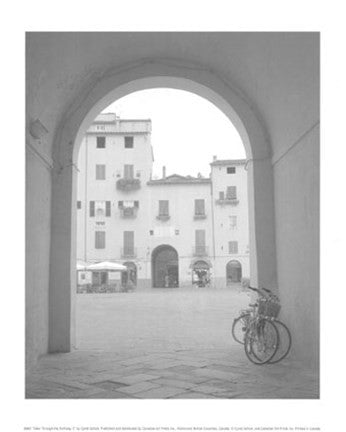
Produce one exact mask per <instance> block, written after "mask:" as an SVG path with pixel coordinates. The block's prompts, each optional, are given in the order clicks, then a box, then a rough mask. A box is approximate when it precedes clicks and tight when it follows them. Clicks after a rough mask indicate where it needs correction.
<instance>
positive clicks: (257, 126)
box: [49, 58, 277, 352]
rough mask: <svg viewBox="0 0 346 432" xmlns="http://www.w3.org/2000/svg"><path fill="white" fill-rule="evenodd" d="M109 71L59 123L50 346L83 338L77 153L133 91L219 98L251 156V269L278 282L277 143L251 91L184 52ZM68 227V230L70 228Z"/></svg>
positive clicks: (258, 278) (64, 348) (259, 282)
mask: <svg viewBox="0 0 346 432" xmlns="http://www.w3.org/2000/svg"><path fill="white" fill-rule="evenodd" d="M122 66H123V67H120V66H119V68H117V69H114V70H113V69H112V70H109V71H108V73H106V72H105V71H103V74H102V78H101V79H97V81H94V82H93V81H91V82H87V83H85V85H84V87H83V88H82V89H81V91H80V92H79V94H78V97H76V98H74V99H73V100H72V101H71V104H70V105H69V107H68V108H67V109H66V111H65V115H64V116H63V117H62V118H61V121H60V124H59V126H58V127H57V130H56V133H55V139H54V145H53V161H54V169H53V171H52V173H53V174H52V207H51V212H52V222H51V226H52V229H51V242H50V251H51V253H50V273H49V274H50V283H49V351H50V352H68V351H70V350H71V347H72V346H73V345H74V338H75V327H74V325H75V298H74V296H75V286H76V271H75V268H76V248H75V245H74V239H75V237H76V225H77V224H76V212H77V210H76V208H75V207H76V206H75V205H74V204H75V202H76V189H77V170H76V161H77V156H78V151H79V147H80V144H81V142H82V139H83V137H84V134H85V131H86V130H87V129H88V127H89V125H90V124H91V123H92V121H93V119H94V118H95V117H96V115H97V114H98V113H100V112H101V111H102V110H103V109H104V108H106V107H107V106H108V105H109V104H110V103H112V102H114V101H115V100H117V99H119V98H121V97H122V96H125V95H127V94H129V93H132V92H134V91H138V90H144V89H148V88H159V87H166V88H175V89H180V90H186V91H189V92H192V93H195V94H197V95H199V96H201V97H204V98H205V99H207V100H209V101H210V102H212V103H213V104H214V105H215V106H217V107H218V108H219V109H220V110H221V111H222V112H223V113H224V114H225V115H226V116H227V117H228V118H229V119H230V121H232V123H233V124H234V126H235V127H236V128H237V130H238V132H239V134H240V136H241V138H242V141H243V144H244V147H245V151H246V157H247V159H248V163H247V171H248V194H249V225H250V274H251V281H252V283H253V284H254V285H256V286H266V287H268V288H270V289H274V290H276V289H277V279H276V250H275V211H274V188H273V168H272V164H271V148H270V143H269V139H268V134H267V131H266V128H265V126H264V124H263V121H262V120H261V119H259V118H258V117H257V115H256V110H255V109H254V107H253V105H252V104H251V100H248V99H247V97H246V96H245V95H243V94H242V92H241V91H239V90H238V89H237V88H236V87H235V86H234V84H232V83H231V82H229V81H228V79H224V78H220V77H219V76H218V75H217V74H215V73H213V72H212V70H211V69H210V66H209V65H208V64H207V65H199V64H194V63H190V62H188V61H179V60H176V59H162V58H158V59H142V60H141V61H140V62H134V63H133V64H127V65H122ZM62 233H63V235H62Z"/></svg>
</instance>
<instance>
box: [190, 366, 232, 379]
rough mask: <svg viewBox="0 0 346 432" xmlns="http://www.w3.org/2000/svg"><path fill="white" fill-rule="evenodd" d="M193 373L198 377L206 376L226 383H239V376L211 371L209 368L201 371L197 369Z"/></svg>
mask: <svg viewBox="0 0 346 432" xmlns="http://www.w3.org/2000/svg"><path fill="white" fill-rule="evenodd" d="M193 373H195V374H197V375H204V376H208V377H210V378H218V379H223V380H226V381H235V382H236V381H238V380H239V375H237V374H235V373H232V372H222V371H218V370H215V369H209V368H201V369H195V370H194V371H193Z"/></svg>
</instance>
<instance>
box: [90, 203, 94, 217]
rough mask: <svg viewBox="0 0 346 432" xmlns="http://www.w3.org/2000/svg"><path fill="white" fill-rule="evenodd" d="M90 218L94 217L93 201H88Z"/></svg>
mask: <svg viewBox="0 0 346 432" xmlns="http://www.w3.org/2000/svg"><path fill="white" fill-rule="evenodd" d="M89 215H90V217H95V201H90V213H89Z"/></svg>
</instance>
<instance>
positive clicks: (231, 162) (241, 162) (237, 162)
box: [210, 159, 246, 166]
mask: <svg viewBox="0 0 346 432" xmlns="http://www.w3.org/2000/svg"><path fill="white" fill-rule="evenodd" d="M245 164H246V159H222V160H214V161H213V162H211V163H210V165H211V166H226V165H227V166H229V165H245Z"/></svg>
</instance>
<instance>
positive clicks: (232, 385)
mask: <svg viewBox="0 0 346 432" xmlns="http://www.w3.org/2000/svg"><path fill="white" fill-rule="evenodd" d="M26 384H27V385H26V397H27V398H33V399H40V398H53V399H57V398H71V399H76V398H77V399H85V398H87V399H107V398H109V399H205V398H208V399H220V398H222V399H234V398H240V399H243V398H250V399H272V398H281V399H287V398H295V399H310V398H318V383H317V382H316V377H315V374H314V373H313V371H308V370H306V369H304V368H302V367H301V365H300V364H299V363H297V362H294V361H293V360H292V359H291V360H288V359H287V360H284V361H283V362H281V363H279V364H274V365H263V366H256V365H252V364H251V363H249V362H248V360H247V359H246V358H245V354H244V352H243V348H242V346H240V345H239V346H232V347H231V348H230V349H228V350H181V351H175V352H172V351H166V352H150V353H143V352H141V353H140V352H137V353H136V354H134V353H132V354H125V353H122V354H121V353H115V352H101V351H75V352H72V353H69V354H55V355H53V354H52V355H47V356H45V357H43V358H42V359H41V361H40V363H39V366H38V367H37V369H36V370H35V371H33V372H32V373H31V374H30V375H28V377H27V383H26Z"/></svg>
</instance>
